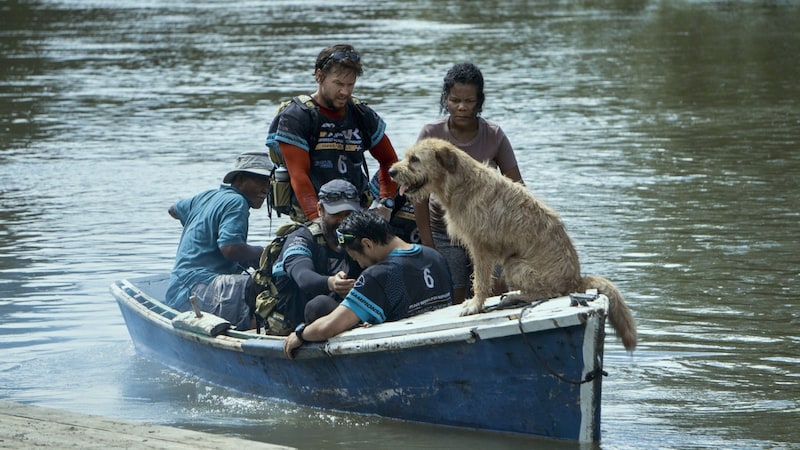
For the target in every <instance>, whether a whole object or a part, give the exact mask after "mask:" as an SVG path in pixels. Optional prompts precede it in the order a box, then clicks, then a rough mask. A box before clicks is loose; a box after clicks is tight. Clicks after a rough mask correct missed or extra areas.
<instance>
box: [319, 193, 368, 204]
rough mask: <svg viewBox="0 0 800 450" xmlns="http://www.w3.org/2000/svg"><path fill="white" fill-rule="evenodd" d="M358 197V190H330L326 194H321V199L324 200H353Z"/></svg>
mask: <svg viewBox="0 0 800 450" xmlns="http://www.w3.org/2000/svg"><path fill="white" fill-rule="evenodd" d="M358 197H359V196H358V192H356V191H344V192H328V193H325V194H323V193H320V194H319V199H320V200H322V201H323V202H335V201H339V200H343V199H347V200H353V199H355V198H358Z"/></svg>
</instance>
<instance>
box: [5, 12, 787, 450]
mask: <svg viewBox="0 0 800 450" xmlns="http://www.w3.org/2000/svg"><path fill="white" fill-rule="evenodd" d="M0 23H1V24H2V28H1V29H0V249H1V250H0V349H1V350H0V398H1V399H4V400H12V401H18V402H23V403H31V404H35V405H42V406H49V407H55V408H61V409H65V410H71V411H77V412H84V413H91V414H100V415H104V416H110V417H115V418H123V419H132V420H140V421H148V422H154V423H158V424H163V425H171V426H178V427H184V428H190V429H195V430H203V431H210V432H213V433H221V434H230V435H235V436H240V437H245V438H248V439H255V440H263V441H267V442H274V443H280V444H285V445H291V446H295V447H298V448H303V449H312V448H342V449H355V448H362V449H372V448H454V449H455V448H458V449H483V448H488V447H492V448H497V449H512V448H540V449H545V448H565V449H566V448H578V447H579V446H578V445H576V444H570V443H554V442H552V441H547V440H541V439H535V438H528V437H519V436H507V435H498V434H494V433H485V432H471V431H463V430H453V429H447V428H440V427H435V426H424V425H415V424H405V423H398V422H394V421H390V420H383V419H379V418H374V417H360V416H354V415H349V414H341V413H331V412H324V411H319V410H315V409H312V408H303V407H297V406H294V405H291V404H288V403H281V402H267V401H263V400H258V399H254V398H251V397H247V396H242V395H239V394H237V393H235V392H230V391H226V390H224V389H220V388H217V387H213V386H209V385H207V384H205V383H203V382H200V381H197V380H194V379H190V378H186V377H184V376H182V375H180V374H177V373H175V372H174V371H171V370H169V369H166V368H164V367H163V366H161V365H159V364H157V363H155V362H152V361H148V360H146V359H144V358H142V357H139V356H137V355H136V354H135V352H134V350H133V345H132V343H131V341H130V338H129V336H128V333H127V330H126V328H125V325H124V323H123V321H122V317H121V315H120V314H119V310H118V309H117V306H116V304H115V303H114V301H113V300H112V298H111V296H110V294H109V292H108V286H109V285H110V284H111V283H112V282H113V281H114V280H115V279H118V278H124V277H131V276H137V275H144V274H149V273H153V272H162V271H167V270H169V269H170V268H171V265H172V258H173V256H174V251H175V247H176V244H177V241H178V238H179V234H180V227H179V225H178V224H177V222H176V221H174V220H172V219H170V218H169V216H168V215H167V213H166V210H167V207H168V206H169V205H170V204H171V203H173V202H174V201H175V200H177V199H179V198H182V197H186V196H189V195H193V194H194V193H196V192H199V191H200V190H203V189H207V188H212V187H215V186H217V185H218V184H219V183H220V179H221V177H222V175H224V173H225V172H226V171H227V170H228V169H229V167H230V166H231V163H232V160H233V158H234V157H235V155H236V154H238V153H240V152H242V151H253V150H262V149H263V148H264V147H263V141H264V136H265V133H266V127H267V124H268V123H269V121H270V119H271V118H272V116H273V114H274V111H275V108H276V106H277V105H278V103H279V102H280V101H281V100H283V99H288V98H290V97H291V96H292V95H295V94H298V93H309V92H311V91H313V89H314V87H315V85H314V79H313V76H312V68H313V61H314V58H315V56H316V54H317V52H318V51H319V50H320V49H321V48H322V47H324V46H327V45H329V44H332V43H338V42H349V43H352V44H354V45H355V46H356V47H357V48H358V49H359V50H361V51H362V57H363V61H364V64H365V73H364V76H363V77H362V78H361V79H359V81H358V84H357V86H356V95H357V96H359V97H360V98H362V99H364V100H366V101H368V102H369V103H370V104H371V105H372V106H373V107H375V109H376V110H377V111H378V112H379V113H381V114H382V116H383V117H384V119H385V120H386V122H387V124H388V128H387V134H388V135H389V137H390V138H391V139H392V142H393V143H394V145H395V147H396V148H397V149H398V153H400V154H402V152H403V150H404V149H405V148H407V147H408V146H410V145H411V144H412V143H413V142H414V140H415V138H416V135H417V133H418V132H419V130H420V128H421V127H422V125H423V124H424V123H426V122H427V121H429V120H432V119H434V118H435V117H437V115H438V104H437V103H438V97H439V89H440V83H441V79H442V76H443V75H444V73H445V71H446V70H447V68H449V66H450V65H452V64H453V63H455V62H461V61H464V60H469V61H473V62H475V63H476V64H478V65H479V67H481V69H482V70H483V72H484V75H485V77H486V81H487V86H486V91H487V102H486V105H485V107H484V116H485V117H487V118H488V119H490V120H493V121H495V122H498V123H499V124H501V126H502V127H503V128H504V129H505V131H506V133H507V134H508V135H509V137H510V140H511V142H512V144H513V145H514V147H515V150H516V153H517V158H518V160H519V162H520V167H521V171H522V174H523V178H524V179H525V181H526V184H527V186H528V187H529V189H531V190H532V191H533V192H535V193H536V194H537V195H538V196H539V197H541V198H542V199H543V200H544V201H545V202H547V203H548V204H550V206H552V207H553V208H554V209H556V210H557V211H559V212H560V214H561V215H562V218H563V220H564V221H565V223H566V225H567V227H568V230H569V231H570V233H571V235H572V237H573V239H574V241H575V243H576V245H577V247H578V251H579V253H580V255H581V260H582V264H583V270H584V272H585V273H587V274H590V273H591V274H600V275H603V276H606V277H608V278H610V279H612V280H613V281H615V282H616V284H617V285H618V287H620V289H621V290H622V291H623V293H624V294H625V295H626V297H627V299H628V303H629V304H630V306H631V308H632V309H633V311H634V314H635V317H636V319H637V321H638V324H639V332H640V344H639V348H638V349H637V351H636V352H635V353H634V354H633V356H629V355H628V354H626V353H625V351H624V349H623V348H622V346H621V344H620V343H619V342H618V341H616V340H615V338H614V337H613V335H611V334H609V336H608V340H607V344H606V358H605V368H606V369H607V371H608V372H609V376H608V377H607V378H606V379H605V381H604V386H603V410H602V442H601V444H600V445H599V447H601V448H604V449H638V448H654V447H657V448H790V447H793V446H795V445H796V443H798V442H800V431H798V427H797V423H798V420H799V419H800V388H798V387H797V383H798V381H800V379H799V378H800V371H799V370H798V367H800V331H798V330H799V329H800V314H798V309H797V308H798V298H799V297H800V296H799V295H798V281H799V280H800V244H799V243H798V235H800V233H798V232H799V231H800V229H799V228H800V227H798V221H799V220H800V200H799V198H800V189H799V188H800V148H799V147H800V83H798V80H800V64H798V61H800V31H798V30H800V7H799V6H798V5H797V4H796V3H793V2H783V1H771V0H766V1H761V0H759V1H752V2H750V1H733V0H731V1H713V2H710V1H699V0H695V1H687V0H674V1H648V0H630V1H622V0H618V1H613V0H611V1H592V0H588V1H580V2H577V1H574V2H573V1H556V0H549V1H548V0H540V1H504V2H499V1H492V0H486V1H482V2H475V1H463V0H462V1H455V0H451V1H446V0H435V1H434V0H418V1H382V2H372V1H362V0H348V1H324V2H323V1H319V0H307V1H294V0H293V1H256V0H244V1H238V2H229V1H219V0H209V1H204V2H193V1H187V0H174V1H170V2H159V1H154V0H137V1H135V2H128V1H126V0H81V1H78V0H73V1H68V0H65V1H55V0H54V1H25V0H18V1H0ZM372 167H373V168H374V165H373V166H372ZM277 223H278V222H276V221H274V220H273V221H272V222H270V221H269V220H268V217H267V215H266V213H265V212H264V211H256V212H255V213H254V214H253V220H252V225H251V235H252V240H254V241H266V239H267V238H268V236H270V234H271V233H272V232H273V230H274V229H275V227H276V225H277ZM508 395H517V394H516V393H515V387H514V386H509V391H508ZM519 395H523V394H519Z"/></svg>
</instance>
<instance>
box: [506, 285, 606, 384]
mask: <svg viewBox="0 0 800 450" xmlns="http://www.w3.org/2000/svg"><path fill="white" fill-rule="evenodd" d="M503 297H505V295H503ZM553 298H557V297H553ZM595 298H596V296H595ZM550 300H552V298H546V299H542V300H537V301H535V302H532V303H530V304H528V305H527V306H525V307H524V308H522V311H520V312H519V317H518V318H517V326H518V327H519V332H520V334H521V335H522V340H524V341H525V345H527V346H528V348H529V349H531V352H532V353H533V356H535V357H536V360H538V361H539V363H540V364H541V365H542V367H544V368H545V369H546V370H547V371H548V372H550V374H551V375H553V376H554V377H556V378H558V379H559V380H561V381H563V382H565V383H569V384H578V385H580V384H584V383H589V382H592V381H594V379H595V378H597V377H598V376H604V377H607V376H608V372H606V371H605V370H603V365H602V362H601V361H600V359H599V358H598V360H597V361H596V362H597V366H596V367H595V369H594V370H593V371H591V372H589V373H587V374H586V377H584V379H583V380H581V381H578V380H571V379H569V378H567V377H565V376H563V375H561V374H560V373H558V372H556V371H555V370H553V369H551V368H550V366H549V365H548V364H547V362H546V361H545V360H544V359H543V358H542V357H541V356H539V353H538V352H537V351H536V349H535V348H534V347H533V345H532V344H531V343H530V341H528V335H527V334H526V333H525V331H524V330H523V329H522V317H523V316H524V315H525V313H526V312H527V311H528V310H531V309H533V308H536V307H537V306H539V305H542V304H544V303H546V302H548V301H550ZM586 300H587V299H586V298H580V300H578V302H577V303H580V304H582V305H583V306H586ZM592 300H593V299H592ZM501 303H502V297H501ZM574 303H575V300H573V306H575V305H574Z"/></svg>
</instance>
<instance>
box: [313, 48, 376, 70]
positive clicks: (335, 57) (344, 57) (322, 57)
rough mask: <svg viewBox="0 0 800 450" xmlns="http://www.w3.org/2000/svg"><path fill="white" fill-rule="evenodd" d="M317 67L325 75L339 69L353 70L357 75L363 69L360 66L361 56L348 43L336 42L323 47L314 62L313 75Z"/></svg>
mask: <svg viewBox="0 0 800 450" xmlns="http://www.w3.org/2000/svg"><path fill="white" fill-rule="evenodd" d="M317 69H320V70H321V71H322V73H324V74H326V75H327V74H329V73H331V72H336V71H340V70H345V71H351V72H354V73H355V74H356V76H357V77H360V76H361V74H363V73H364V69H363V68H362V67H361V56H360V55H359V54H358V52H357V51H356V49H355V48H353V46H352V45H349V44H337V45H332V46H330V47H325V48H323V49H322V51H321V52H319V55H317V61H316V62H315V63H314V74H315V75H316V73H317Z"/></svg>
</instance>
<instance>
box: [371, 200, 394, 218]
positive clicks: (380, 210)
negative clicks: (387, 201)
mask: <svg viewBox="0 0 800 450" xmlns="http://www.w3.org/2000/svg"><path fill="white" fill-rule="evenodd" d="M372 205H373V206H371V207H370V208H369V210H370V211H372V212H374V213H376V214H378V215H379V216H381V217H383V218H384V219H386V221H387V222H388V221H390V220H391V219H392V210H391V209H389V208H387V207H385V206H383V205H381V204H380V203H377V204H376V203H373V204H372Z"/></svg>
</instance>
